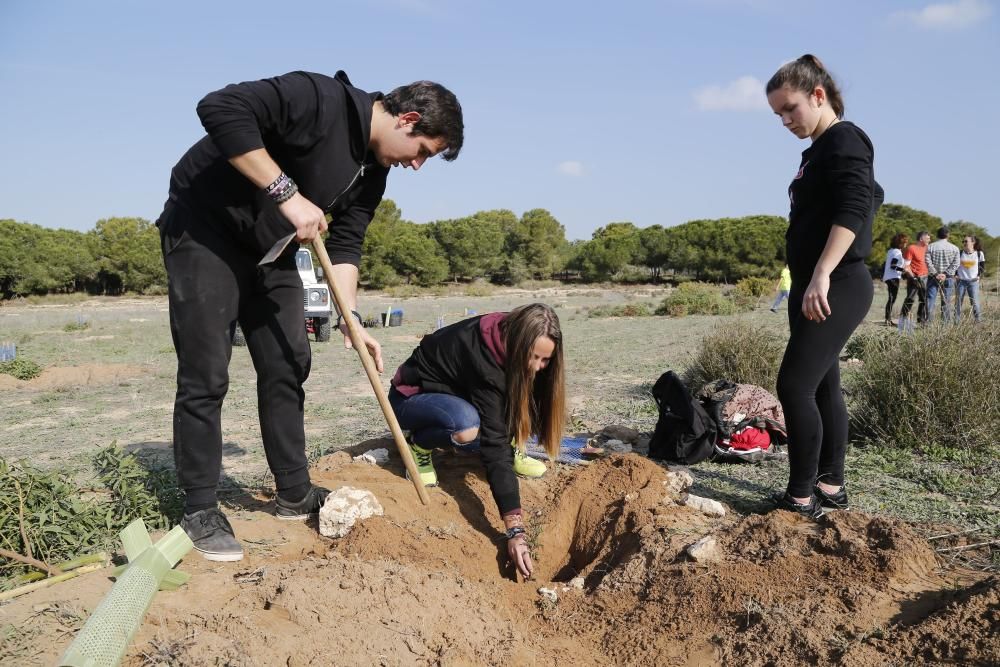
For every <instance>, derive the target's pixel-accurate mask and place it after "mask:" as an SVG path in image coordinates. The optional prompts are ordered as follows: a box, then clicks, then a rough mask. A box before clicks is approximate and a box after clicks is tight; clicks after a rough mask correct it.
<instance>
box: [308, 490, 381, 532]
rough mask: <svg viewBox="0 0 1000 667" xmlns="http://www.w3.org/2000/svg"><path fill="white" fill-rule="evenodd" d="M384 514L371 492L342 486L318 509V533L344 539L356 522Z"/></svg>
mask: <svg viewBox="0 0 1000 667" xmlns="http://www.w3.org/2000/svg"><path fill="white" fill-rule="evenodd" d="M384 514H385V510H383V509H382V505H381V504H380V503H379V501H378V499H377V498H375V494H373V493H372V492H371V491H367V490H365V489H355V488H352V487H350V486H342V487H340V488H339V489H337V490H336V491H334V492H332V493H331V494H330V495H328V496H327V497H326V502H325V503H323V507H321V508H320V510H319V532H320V535H325V536H326V537H344V536H345V535H347V534H348V533H349V532H351V528H353V527H354V524H355V523H357V522H358V521H360V520H362V519H367V518H368V517H370V516H383V515H384Z"/></svg>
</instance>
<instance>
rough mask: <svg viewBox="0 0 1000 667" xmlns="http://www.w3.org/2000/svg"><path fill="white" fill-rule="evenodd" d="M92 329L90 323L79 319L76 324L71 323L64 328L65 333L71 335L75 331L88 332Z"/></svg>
mask: <svg viewBox="0 0 1000 667" xmlns="http://www.w3.org/2000/svg"><path fill="white" fill-rule="evenodd" d="M89 328H90V322H88V321H87V320H85V319H83V318H78V319H77V320H76V322H69V323H67V324H66V326H64V327H63V331H65V332H67V333H70V332H73V331H86V330H87V329H89Z"/></svg>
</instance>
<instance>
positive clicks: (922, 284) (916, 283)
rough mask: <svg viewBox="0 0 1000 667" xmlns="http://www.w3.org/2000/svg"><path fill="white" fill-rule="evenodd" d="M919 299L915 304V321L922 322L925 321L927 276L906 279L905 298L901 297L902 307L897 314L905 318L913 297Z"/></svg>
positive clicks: (908, 312)
mask: <svg viewBox="0 0 1000 667" xmlns="http://www.w3.org/2000/svg"><path fill="white" fill-rule="evenodd" d="M914 298H917V299H919V302H920V303H919V305H918V306H917V323H918V324H922V323H924V322H926V321H927V276H916V277H914V278H907V279H906V298H905V299H903V307H902V309H900V311H899V316H900V317H901V318H903V319H906V318H907V317H908V316H909V314H910V308H912V307H913V299H914Z"/></svg>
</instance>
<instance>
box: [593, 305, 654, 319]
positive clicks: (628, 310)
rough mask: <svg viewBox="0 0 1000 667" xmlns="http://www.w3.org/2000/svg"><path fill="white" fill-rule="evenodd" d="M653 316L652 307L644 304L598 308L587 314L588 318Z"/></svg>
mask: <svg viewBox="0 0 1000 667" xmlns="http://www.w3.org/2000/svg"><path fill="white" fill-rule="evenodd" d="M652 314H653V308H652V306H651V305H650V304H648V303H642V302H639V303H626V304H623V305H620V306H597V307H596V308H591V309H590V310H589V311H588V312H587V316H588V317H649V316H650V315H652Z"/></svg>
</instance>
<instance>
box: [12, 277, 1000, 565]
mask: <svg viewBox="0 0 1000 667" xmlns="http://www.w3.org/2000/svg"><path fill="white" fill-rule="evenodd" d="M712 290H714V292H713V294H714V296H711V297H706V296H705V294H708V293H710V292H711V291H712ZM738 291H739V290H735V289H732V288H726V289H722V288H718V287H709V286H708V285H702V284H696V283H690V284H685V285H682V286H681V287H679V288H662V287H646V288H627V289H622V288H616V289H608V288H584V289H564V288H554V287H551V286H537V287H536V288H535V289H528V290H512V289H496V288H494V289H493V290H491V293H490V294H488V295H486V296H475V295H469V294H453V295H451V296H420V295H413V296H407V297H391V296H389V295H387V294H382V293H369V294H367V295H365V296H364V297H363V300H362V303H363V306H362V308H363V309H364V310H365V311H366V312H367V311H371V312H372V313H376V312H379V311H384V310H385V309H386V308H387V307H388V306H390V305H391V306H393V307H394V308H400V309H402V310H403V311H404V316H403V323H402V325H401V326H399V327H393V328H388V329H377V330H375V334H376V335H377V336H378V337H379V339H380V340H381V342H382V344H383V345H384V350H385V357H386V368H387V371H388V372H387V373H386V377H385V378H383V380H384V383H387V381H388V375H389V374H390V372H391V369H394V368H395V367H396V365H398V364H399V363H400V362H401V361H402V360H403V359H405V358H406V356H407V355H409V353H410V351H411V350H412V348H413V347H414V346H415V345H416V343H417V342H418V341H419V339H420V337H421V336H422V335H423V334H425V333H427V332H429V331H431V330H432V329H433V327H434V325H435V323H436V322H437V320H438V318H443V319H444V321H446V322H450V321H454V320H455V319H459V318H461V317H463V316H464V315H465V313H467V312H471V311H476V312H479V313H483V312H488V311H493V310H501V309H508V308H510V307H512V306H514V305H517V304H521V303H526V302H531V301H545V302H547V303H550V304H552V305H554V306H555V307H556V308H557V311H558V313H559V315H560V318H561V320H562V323H563V328H564V334H565V339H566V343H567V359H568V381H569V405H570V409H571V412H572V414H571V417H572V420H571V424H572V426H573V428H574V430H577V431H580V432H592V431H597V430H600V429H601V428H603V427H605V426H608V425H612V424H617V425H623V426H628V427H631V428H635V429H638V430H640V431H644V432H649V431H651V430H652V428H653V426H654V425H655V422H656V410H655V406H654V404H653V401H652V400H651V398H650V396H649V389H650V387H651V385H652V383H653V382H654V381H655V380H656V378H657V377H659V375H660V374H661V373H662V372H664V371H665V370H668V369H674V370H678V371H679V372H683V373H684V374H685V377H686V378H687V380H688V382H689V383H690V384H691V385H692V386H698V385H700V384H701V383H702V382H707V381H709V380H713V379H717V378H720V377H728V378H731V379H733V380H735V381H741V382H752V383H755V384H759V385H761V386H764V387H767V388H770V389H772V390H773V386H774V380H775V377H776V372H777V364H778V363H779V362H780V357H781V351H782V349H783V345H784V341H785V340H786V335H787V334H786V329H787V324H786V316H785V312H784V311H782V312H781V313H780V314H777V315H776V314H772V313H771V312H769V311H768V309H767V305H760V306H757V305H756V304H755V303H753V302H751V301H746V299H747V298H749V295H744V296H740V295H738V294H736V292H738ZM691 293H696V294H697V295H698V296H697V298H692V297H691ZM740 299H743V300H744V304H743V305H742V306H740V307H738V308H737V307H735V306H734V307H733V309H732V310H723V311H721V314H689V313H698V312H708V313H719V312H720V311H719V310H717V309H715V308H714V307H711V308H708V309H707V310H699V309H698V308H691V309H690V310H687V309H685V310H684V311H680V310H679V309H678V308H676V305H675V306H674V307H673V308H672V307H671V306H670V304H677V303H679V302H682V303H687V304H694V303H701V302H702V301H706V300H707V302H710V303H715V302H716V301H718V302H725V303H731V304H735V303H737V302H738V301H739V300H740ZM987 299H988V301H989V302H990V303H989V307H988V308H987V315H986V318H985V321H984V322H983V323H982V324H981V325H979V326H972V325H971V323H967V324H963V325H962V326H959V327H951V328H943V327H941V328H939V327H931V328H928V329H926V330H919V331H917V332H916V333H915V334H912V335H902V334H900V333H899V332H896V331H894V330H887V329H885V328H884V327H882V326H880V325H879V324H878V319H879V312H878V311H879V308H880V303H879V301H880V299H876V304H875V306H873V311H872V314H871V315H870V317H869V321H868V322H867V323H865V324H864V325H862V327H861V328H860V329H859V331H858V333H857V334H856V336H855V338H853V339H852V340H851V341H850V343H849V344H848V346H847V350H846V351H845V359H847V358H849V357H850V358H851V360H850V361H845V362H844V372H845V382H846V385H847V391H848V395H849V402H850V405H851V412H852V428H853V432H852V442H853V444H852V447H851V450H850V453H849V458H848V464H847V468H848V471H849V477H850V482H849V483H850V485H851V492H852V498H853V499H854V501H855V503H856V505H857V507H858V508H859V509H862V510H865V511H869V512H873V513H879V514H886V515H891V516H895V517H899V518H902V519H905V520H907V521H910V522H913V523H914V524H917V525H925V526H936V525H940V524H947V525H950V526H955V527H957V528H961V529H976V530H984V531H987V534H988V535H991V536H993V538H994V539H995V538H996V537H1000V528H998V526H997V525H996V524H997V521H996V517H997V516H998V510H1000V474H998V471H997V468H996V466H995V461H996V460H997V457H998V455H1000V451H998V448H997V445H996V441H995V438H994V437H993V434H995V433H997V432H1000V410H998V409H997V406H998V405H1000V396H998V395H997V389H996V385H995V383H994V382H991V381H989V378H994V377H998V376H1000V353H998V350H1000V345H998V343H1000V321H998V318H997V309H996V302H997V296H996V294H989V295H987ZM680 300H683V301H680ZM657 313H660V314H657ZM681 315H683V316H681ZM0 330H2V331H3V332H4V334H3V335H4V337H5V338H9V339H10V340H12V341H14V342H15V343H16V344H17V346H18V361H17V362H16V363H10V362H8V363H7V364H6V365H4V366H2V367H0V400H2V401H3V406H4V409H3V412H2V414H3V416H2V418H0V451H2V452H3V456H2V466H3V467H2V468H0V477H2V479H0V486H2V488H3V489H5V491H4V492H3V493H2V494H0V495H2V496H3V497H4V498H5V501H4V502H5V508H4V512H3V514H4V517H5V519H4V521H3V522H0V548H7V549H10V550H14V551H17V552H19V553H23V552H24V550H25V540H24V536H23V535H22V531H21V526H22V525H23V523H22V522H21V521H19V520H18V518H17V517H18V516H19V515H22V514H23V512H28V517H29V520H27V522H28V523H29V524H30V523H31V521H30V517H31V516H38V515H37V514H36V515H32V514H31V513H32V512H36V513H41V514H45V513H48V515H47V519H46V520H49V521H51V520H52V517H58V516H65V517H67V518H68V517H70V516H79V517H83V518H80V519H79V520H78V521H75V522H73V521H67V522H66V524H65V525H64V526H62V527H61V528H60V531H65V532H66V533H67V534H66V535H65V539H66V542H65V543H64V544H63V543H60V542H59V540H60V539H63V536H62V535H58V536H53V535H44V536H42V535H40V534H39V535H38V536H34V534H29V535H28V543H29V545H34V546H35V553H42V554H43V555H45V554H48V555H50V556H51V557H52V558H54V559H57V560H58V559H62V558H68V557H71V556H73V555H74V551H79V550H80V549H83V547H84V546H86V545H93V546H94V547H98V546H106V544H107V543H109V541H111V540H112V539H113V537H114V535H115V533H116V531H117V530H118V529H120V527H121V526H122V525H123V522H127V520H128V519H129V517H132V516H136V515H139V516H144V517H146V519H147V521H149V522H150V523H151V524H152V525H163V526H166V525H168V524H169V523H170V522H171V521H174V520H176V518H177V514H176V512H177V509H178V504H177V491H176V488H175V487H174V481H173V474H172V471H171V466H172V457H171V450H170V437H171V436H170V428H171V427H170V424H171V410H172V399H173V391H174V381H173V374H174V370H175V366H174V364H175V361H174V354H173V347H172V344H171V341H170V335H169V331H168V327H167V309H166V301H165V299H164V298H163V297H143V298H123V299H110V298H95V299H89V300H85V301H75V300H74V301H72V302H70V303H61V302H60V300H59V299H57V298H52V299H50V300H49V301H48V302H42V303H37V304H29V303H23V302H7V303H5V304H4V305H3V306H2V307H0ZM313 354H314V363H313V372H312V375H311V377H310V379H309V382H308V383H307V403H306V432H307V440H308V442H307V446H308V449H309V452H310V455H311V456H312V457H313V458H318V457H319V456H322V455H324V454H327V453H330V452H333V451H336V450H339V449H342V448H347V447H351V446H354V445H357V444H358V443H362V442H365V441H367V440H370V439H372V438H376V437H380V436H382V435H383V434H384V433H385V431H386V426H385V424H384V421H383V418H382V416H381V414H380V412H379V410H378V407H377V404H376V401H375V399H374V397H373V396H372V393H371V389H370V386H369V385H368V383H367V380H366V378H365V376H364V374H363V372H362V370H361V368H360V364H359V363H358V361H357V358H356V356H355V354H354V353H353V352H348V351H345V350H344V349H343V347H342V346H341V345H340V344H339V343H338V342H337V341H336V340H335V341H333V342H331V343H327V344H320V343H313ZM223 428H224V439H225V443H226V444H225V449H224V468H225V479H224V485H223V486H224V491H223V497H225V494H226V493H232V494H237V493H242V492H243V491H245V490H247V489H251V490H254V491H259V490H264V491H265V492H266V491H267V490H268V489H269V488H270V487H269V484H270V480H269V475H268V472H267V469H266V464H265V461H264V456H263V451H262V447H261V442H260V434H259V431H258V425H257V417H256V396H255V389H254V375H253V370H252V367H251V365H250V360H249V357H248V355H247V353H246V350H245V349H243V348H237V349H236V350H235V351H234V354H233V360H232V364H231V389H230V393H229V396H228V398H227V401H226V404H225V409H224V413H223ZM132 457H134V461H133V459H132ZM693 474H694V475H695V479H696V485H697V488H698V489H700V490H701V492H703V493H704V494H706V495H711V496H713V497H716V498H719V499H721V500H724V501H725V502H728V503H730V504H731V505H732V506H733V507H734V508H736V509H738V510H740V511H749V512H753V511H763V510H765V509H766V504H765V503H764V498H765V496H766V495H767V494H768V492H769V491H770V490H772V489H777V488H780V487H781V486H782V485H783V484H784V481H785V475H786V467H785V464H783V463H775V462H770V463H762V464H758V465H731V464H728V465H723V464H713V463H706V464H701V465H699V466H697V467H696V468H695V469H694V470H693ZM18 488H20V489H21V493H22V495H23V496H24V499H32V498H34V499H37V501H38V502H39V503H42V504H41V505H37V506H36V505H32V503H27V506H23V507H22V506H19V505H18V501H17V498H18V492H17V489H18ZM79 489H89V490H91V492H90V493H89V494H85V497H89V498H91V499H92V500H94V501H95V502H97V503H98V504H100V505H101V508H102V509H101V510H100V511H97V510H96V509H94V510H93V512H92V511H91V509H87V508H83V506H80V505H79V502H81V501H80V494H79V492H78V491H79ZM58 498H63V499H64V500H65V503H68V504H60V502H62V501H58V500H57V499H58ZM25 502H27V500H22V501H21V503H22V505H24V503H25ZM60 512H61V513H62V514H60ZM91 515H92V518H89V519H88V518H86V517H89V516H91ZM39 521H40V522H41V523H44V520H42V519H39ZM39 525H41V524H39ZM34 530H39V528H38V527H37V526H36V528H35V529H34ZM990 531H992V532H990ZM29 533H30V531H29ZM49 538H53V539H52V540H50V539H49ZM56 538H57V539H56ZM993 553H994V556H993V558H994V561H993V562H992V566H996V564H997V561H996V555H995V554H996V553H997V552H993ZM22 571H23V568H21V567H17V566H12V565H11V564H10V563H6V564H5V565H4V569H3V570H2V571H0V577H3V576H11V575H15V574H21V573H22Z"/></svg>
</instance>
